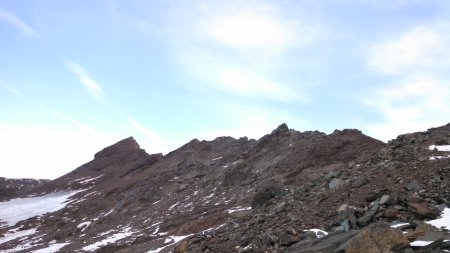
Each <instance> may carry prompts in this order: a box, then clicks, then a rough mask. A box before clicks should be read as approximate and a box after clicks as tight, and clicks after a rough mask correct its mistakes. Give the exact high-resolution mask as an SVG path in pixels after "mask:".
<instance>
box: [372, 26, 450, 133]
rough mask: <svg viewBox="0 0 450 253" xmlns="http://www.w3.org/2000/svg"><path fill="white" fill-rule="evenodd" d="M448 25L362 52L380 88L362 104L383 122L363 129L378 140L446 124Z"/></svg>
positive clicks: (449, 102)
mask: <svg viewBox="0 0 450 253" xmlns="http://www.w3.org/2000/svg"><path fill="white" fill-rule="evenodd" d="M449 27H450V26H449V24H447V23H444V22H435V23H433V24H429V25H426V26H425V25H420V26H416V27H412V28H410V29H409V30H406V31H405V32H404V33H403V34H400V35H399V36H398V37H394V38H390V39H386V40H383V41H380V42H378V43H377V44H375V45H373V46H372V47H371V48H370V49H369V50H368V52H367V56H366V57H367V58H366V60H367V66H368V68H369V70H370V71H376V72H378V73H380V74H381V76H382V77H383V80H385V81H384V82H386V80H389V81H388V83H387V84H386V83H380V84H378V88H376V89H375V90H372V91H373V92H372V93H371V94H370V95H369V96H365V98H364V100H365V104H366V105H367V106H369V107H371V108H372V109H373V110H374V111H375V112H377V113H379V114H380V115H381V116H382V120H381V121H380V122H378V123H376V124H371V125H368V126H367V129H368V131H369V133H370V134H372V135H373V136H374V137H377V138H380V139H382V140H385V141H387V140H389V139H392V138H395V137H396V136H397V135H399V134H402V133H408V132H415V131H422V130H426V129H427V128H430V127H433V126H438V125H443V124H446V123H448V121H449V119H448V115H450V86H449V85H448V84H449V83H450V76H449V75H448V73H447V72H448V68H449V67H450V60H449V59H450V49H449V48H448V47H447V46H446V45H448V44H449V43H450V35H448V32H447V31H448V28H449Z"/></svg>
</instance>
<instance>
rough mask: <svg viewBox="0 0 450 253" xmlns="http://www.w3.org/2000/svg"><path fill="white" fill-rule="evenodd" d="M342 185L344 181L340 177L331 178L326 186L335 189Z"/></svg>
mask: <svg viewBox="0 0 450 253" xmlns="http://www.w3.org/2000/svg"><path fill="white" fill-rule="evenodd" d="M343 185H344V181H342V179H340V178H333V179H332V180H331V181H330V183H329V184H328V188H330V189H332V190H335V189H339V188H341V187H342V186H343Z"/></svg>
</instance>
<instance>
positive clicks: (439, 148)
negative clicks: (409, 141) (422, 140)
mask: <svg viewBox="0 0 450 253" xmlns="http://www.w3.org/2000/svg"><path fill="white" fill-rule="evenodd" d="M428 148H429V149H430V150H435V149H436V150H437V151H444V152H450V145H431V146H429V147H428Z"/></svg>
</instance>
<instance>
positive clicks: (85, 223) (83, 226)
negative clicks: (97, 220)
mask: <svg viewBox="0 0 450 253" xmlns="http://www.w3.org/2000/svg"><path fill="white" fill-rule="evenodd" d="M91 223H92V222H91V221H85V222H81V223H80V224H78V226H77V228H81V231H80V232H83V231H84V230H85V229H86V228H88V227H89V225H91Z"/></svg>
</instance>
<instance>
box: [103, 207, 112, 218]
mask: <svg viewBox="0 0 450 253" xmlns="http://www.w3.org/2000/svg"><path fill="white" fill-rule="evenodd" d="M112 212H114V208H112V209H111V210H109V211H108V212H107V213H105V214H102V215H101V216H100V217H105V216H107V215H108V214H111V213H112Z"/></svg>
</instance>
